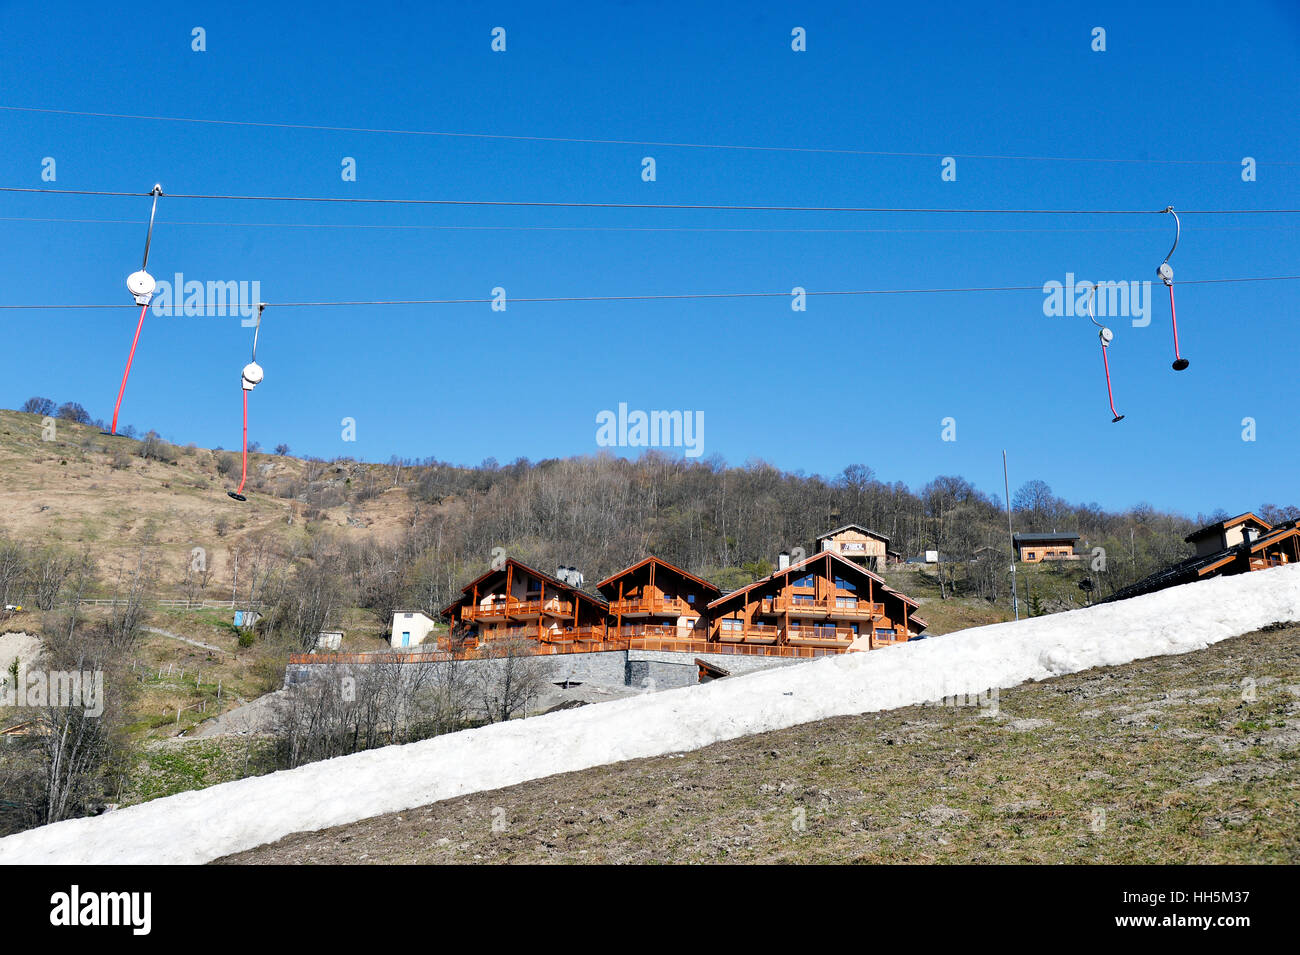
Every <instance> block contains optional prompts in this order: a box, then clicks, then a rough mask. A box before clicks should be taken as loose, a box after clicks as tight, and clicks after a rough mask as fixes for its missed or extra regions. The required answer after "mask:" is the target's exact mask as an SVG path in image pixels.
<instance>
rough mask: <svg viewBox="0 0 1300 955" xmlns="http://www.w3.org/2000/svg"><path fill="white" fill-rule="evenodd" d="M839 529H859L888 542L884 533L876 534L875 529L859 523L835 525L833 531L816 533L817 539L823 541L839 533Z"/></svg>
mask: <svg viewBox="0 0 1300 955" xmlns="http://www.w3.org/2000/svg"><path fill="white" fill-rule="evenodd" d="M841 531H861V532H862V533H864V534H867V535H869V536H871V537H875V538H877V539H878V540H882V541H884V542H885V543H886V544H888V543H889V538H888V537H886V536H885V535H884V534H878V533H876V532H875V531H873V530H872V529H871V528H869V527H863V526H862V525H861V524H845V525H844V526H843V527H837V528H835V530H833V531H827V532H826V533H824V534H818V535H817V540H819V541H824V540H825V539H826V538H828V537H834V536H835V535H836V534H838V533H840V532H841Z"/></svg>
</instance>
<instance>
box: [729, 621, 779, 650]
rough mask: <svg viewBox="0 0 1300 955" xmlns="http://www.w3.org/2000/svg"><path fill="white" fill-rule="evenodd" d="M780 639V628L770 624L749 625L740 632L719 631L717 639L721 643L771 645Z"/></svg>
mask: <svg viewBox="0 0 1300 955" xmlns="http://www.w3.org/2000/svg"><path fill="white" fill-rule="evenodd" d="M780 638H781V628H780V627H775V626H771V625H770V624H763V623H755V624H750V625H749V626H748V627H745V628H744V629H742V630H719V631H718V639H719V640H721V641H722V642H723V643H757V644H763V645H771V644H774V643H776V642H777V641H778V640H779V639H780Z"/></svg>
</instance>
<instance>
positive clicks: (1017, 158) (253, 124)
mask: <svg viewBox="0 0 1300 955" xmlns="http://www.w3.org/2000/svg"><path fill="white" fill-rule="evenodd" d="M0 110H5V111H8V112H15V113H44V114H49V115H58V116H83V117H89V118H94V119H120V120H135V121H146V122H162V123H190V124H195V125H206V126H236V127H246V128H252V129H292V130H307V131H311V132H331V133H365V134H377V135H394V136H431V137H441V138H446V139H480V140H493V141H513V142H528V143H562V144H576V145H593V146H654V147H660V148H671V149H717V150H735V151H746V152H777V153H821V154H828V155H842V156H871V157H877V158H897V159H946V158H948V157H952V158H953V159H979V160H993V161H1003V162H1082V163H1107V164H1137V165H1141V164H1151V165H1182V166H1236V165H1240V162H1241V160H1239V159H1151V158H1148V157H1107V156H1033V155H1015V154H999V153H952V152H923V151H899V150H884V149H852V148H844V147H835V146H780V145H775V146H774V145H756V144H746V143H706V142H680V141H671V140H652V139H607V138H597V137H580V136H534V135H526V134H516V133H479V132H463V131H460V132H458V131H447V130H431V129H397V128H383V127H366V126H330V125H324V124H317V123H273V122H259V121H255V120H237V119H210V118H200V117H190V116H160V115H149V114H141V113H107V112H94V111H91V110H75V109H52V108H46V107H39V106H10V105H0ZM1256 165H1257V166H1300V162H1297V161H1292V160H1273V161H1268V160H1265V161H1256Z"/></svg>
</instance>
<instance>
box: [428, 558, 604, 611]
mask: <svg viewBox="0 0 1300 955" xmlns="http://www.w3.org/2000/svg"><path fill="white" fill-rule="evenodd" d="M507 564H514V565H515V566H516V567H518V568H519V569H520V570H524V571H527V572H528V573H530V574H532V575H533V576H534V577H537V578H539V579H541V580H543V581H545V582H546V583H548V584H550V585H552V586H553V587H558V588H560V589H561V590H566V591H568V592H569V593H571V594H573V595H574V596H575V597H585V598H587V599H588V600H590V601H591V602H592V603H594V604H596V605H597V606H599V607H604V606H608V603H609V602H608V601H607V600H606V599H605V598H604V597H602V596H601V595H600V594H594V593H591V592H590V591H588V590H582V589H580V588H578V587H575V586H573V585H572V584H566V583H565V582H564V581H562V580H560V579H559V578H558V577H552V576H551V575H550V574H548V573H547V572H546V571H544V570H538V569H537V568H536V567H530V566H529V565H528V564H525V563H524V562H523V561H521V560H515V559H514V558H513V557H507V558H506V560H505V564H502V565H501V566H500V567H493V568H491V569H490V570H488V571H487V572H486V573H482V574H479V575H478V576H477V577H475V578H474V579H473V580H471V581H470V582H469V583H467V584H466V585H465V586H464V587H462V588H460V596H459V597H457V598H456V599H455V600H453V601H452V602H451V603H449V604H447V606H446V607H444V608H443V609H442V610H440V611H439V612H438V615H439V616H443V617H445V616H446V615H447V614H449V613H450V612H451V611H452V609H453V608H455V607H457V606H458V605H460V604H461V603H463V602H464V600H465V598H466V597H468V596H469V595H470V593H471V591H473V589H474V588H475V587H476V586H478V585H479V584H481V583H482V582H483V581H485V580H487V578H489V577H491V576H492V575H493V574H501V573H505V569H506V565H507Z"/></svg>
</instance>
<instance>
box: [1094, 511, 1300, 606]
mask: <svg viewBox="0 0 1300 955" xmlns="http://www.w3.org/2000/svg"><path fill="white" fill-rule="evenodd" d="M1185 540H1186V541H1187V543H1189V544H1192V545H1193V546H1194V547H1195V548H1196V554H1195V556H1193V557H1189V558H1187V559H1186V560H1184V561H1180V562H1179V563H1177V564H1174V565H1173V566H1171V567H1166V568H1165V569H1164V570H1161V571H1158V572H1157V573H1154V574H1152V575H1150V576H1149V577H1146V578H1143V579H1142V580H1139V581H1138V582H1137V583H1135V584H1131V585H1130V586H1128V587H1125V588H1123V589H1122V590H1118V591H1116V592H1115V593H1114V594H1113V595H1111V596H1110V597H1108V598H1106V599H1107V601H1111V600H1126V599H1127V598H1129V597H1138V596H1141V595H1142V594H1149V593H1154V592H1155V591H1157V590H1164V589H1165V588H1167V587H1176V586H1178V585H1179V584H1190V583H1193V582H1195V581H1197V580H1207V579H1209V578H1210V577H1225V576H1231V575H1233V574H1246V573H1250V572H1251V571H1255V570H1267V569H1268V568H1270V567H1281V566H1284V565H1286V564H1293V563H1295V562H1296V561H1300V522H1298V521H1287V522H1285V523H1282V524H1277V525H1273V524H1269V523H1268V522H1267V521H1265V520H1262V519H1260V518H1259V517H1256V516H1255V515H1254V514H1252V513H1250V512H1249V511H1247V512H1246V513H1245V514H1238V515H1237V516H1236V517H1230V518H1228V519H1227V520H1222V521H1217V522H1215V523H1213V524H1207V525H1206V526H1205V527H1202V528H1201V529H1200V530H1197V531H1193V532H1192V533H1191V534H1188V535H1187V537H1186V538H1185Z"/></svg>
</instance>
